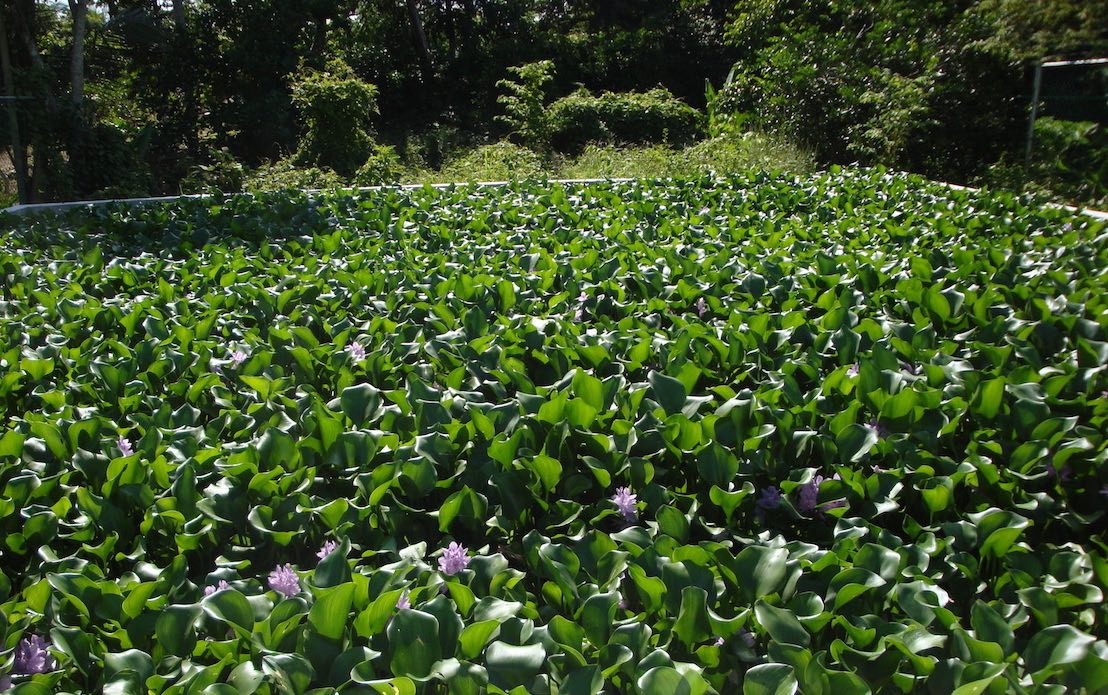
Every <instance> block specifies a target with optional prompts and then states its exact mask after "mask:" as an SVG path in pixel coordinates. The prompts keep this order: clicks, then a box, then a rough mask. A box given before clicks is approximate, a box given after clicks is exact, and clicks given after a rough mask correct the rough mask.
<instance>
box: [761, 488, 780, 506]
mask: <svg viewBox="0 0 1108 695" xmlns="http://www.w3.org/2000/svg"><path fill="white" fill-rule="evenodd" d="M756 504H757V505H758V506H759V507H761V508H762V509H777V507H778V506H779V505H780V504H781V491H780V490H778V489H777V486H776V485H770V486H768V487H764V488H762V492H761V493H760V494H759V496H758V500H757V502H756Z"/></svg>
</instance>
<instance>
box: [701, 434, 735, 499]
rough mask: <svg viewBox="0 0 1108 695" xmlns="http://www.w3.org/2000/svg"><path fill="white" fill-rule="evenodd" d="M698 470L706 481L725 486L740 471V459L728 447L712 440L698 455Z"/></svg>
mask: <svg viewBox="0 0 1108 695" xmlns="http://www.w3.org/2000/svg"><path fill="white" fill-rule="evenodd" d="M696 470H697V472H698V473H699V474H700V477H701V479H703V480H704V481H705V482H706V483H709V484H711V485H718V486H720V488H724V487H726V486H727V485H728V484H730V482H731V481H732V480H734V478H735V474H736V473H738V472H739V459H738V458H736V457H735V455H734V454H733V453H731V452H730V451H729V450H728V449H726V448H724V447H722V446H720V445H719V444H717V443H716V442H711V443H709V444H708V446H706V447H704V448H703V449H701V450H700V453H698V454H697V455H696ZM721 491H722V490H721Z"/></svg>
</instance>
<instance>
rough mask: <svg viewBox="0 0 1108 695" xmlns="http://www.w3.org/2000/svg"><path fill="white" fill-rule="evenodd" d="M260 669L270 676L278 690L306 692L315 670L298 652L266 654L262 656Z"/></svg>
mask: <svg viewBox="0 0 1108 695" xmlns="http://www.w3.org/2000/svg"><path fill="white" fill-rule="evenodd" d="M262 670H263V671H265V673H266V675H268V676H269V677H270V678H272V679H273V680H274V681H275V683H276V685H277V688H278V690H279V691H280V692H289V693H303V692H307V690H308V686H309V685H310V684H311V682H312V679H313V678H315V670H314V669H313V668H312V665H311V663H310V662H309V661H308V660H307V659H305V658H304V657H302V656H300V655H299V654H267V655H265V656H263V657H262Z"/></svg>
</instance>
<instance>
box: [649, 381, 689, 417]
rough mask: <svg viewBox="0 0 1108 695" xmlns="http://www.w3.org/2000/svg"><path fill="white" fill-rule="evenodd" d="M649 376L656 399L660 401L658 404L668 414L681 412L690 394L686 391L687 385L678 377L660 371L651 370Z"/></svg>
mask: <svg viewBox="0 0 1108 695" xmlns="http://www.w3.org/2000/svg"><path fill="white" fill-rule="evenodd" d="M648 378H649V380H650V387H651V389H652V390H653V393H654V400H656V401H658V405H660V406H662V408H663V409H665V411H666V415H673V414H674V413H679V412H681V409H682V408H684V407H685V401H686V399H688V396H689V394H688V392H687V391H685V385H684V384H682V383H681V382H680V381H678V380H677V379H674V378H673V377H671V376H666V375H665V374H662V373H660V372H650V376H649V377H648Z"/></svg>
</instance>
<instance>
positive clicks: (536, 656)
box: [485, 642, 546, 690]
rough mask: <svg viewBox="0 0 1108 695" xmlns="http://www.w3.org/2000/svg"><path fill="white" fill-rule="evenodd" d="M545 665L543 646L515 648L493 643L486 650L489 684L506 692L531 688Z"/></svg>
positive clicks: (502, 643)
mask: <svg viewBox="0 0 1108 695" xmlns="http://www.w3.org/2000/svg"><path fill="white" fill-rule="evenodd" d="M544 663H546V650H544V649H543V647H542V645H541V644H528V645H525V646H515V645H511V644H505V643H504V642H493V643H492V644H490V645H489V646H488V649H486V650H485V667H486V668H487V669H488V672H489V682H490V683H492V684H493V685H495V686H497V687H499V688H503V689H505V690H509V689H511V688H515V687H519V686H524V687H527V688H530V685H531V682H532V681H533V680H534V678H535V676H537V675H538V673H539V671H540V670H542V666H543V664H544Z"/></svg>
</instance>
